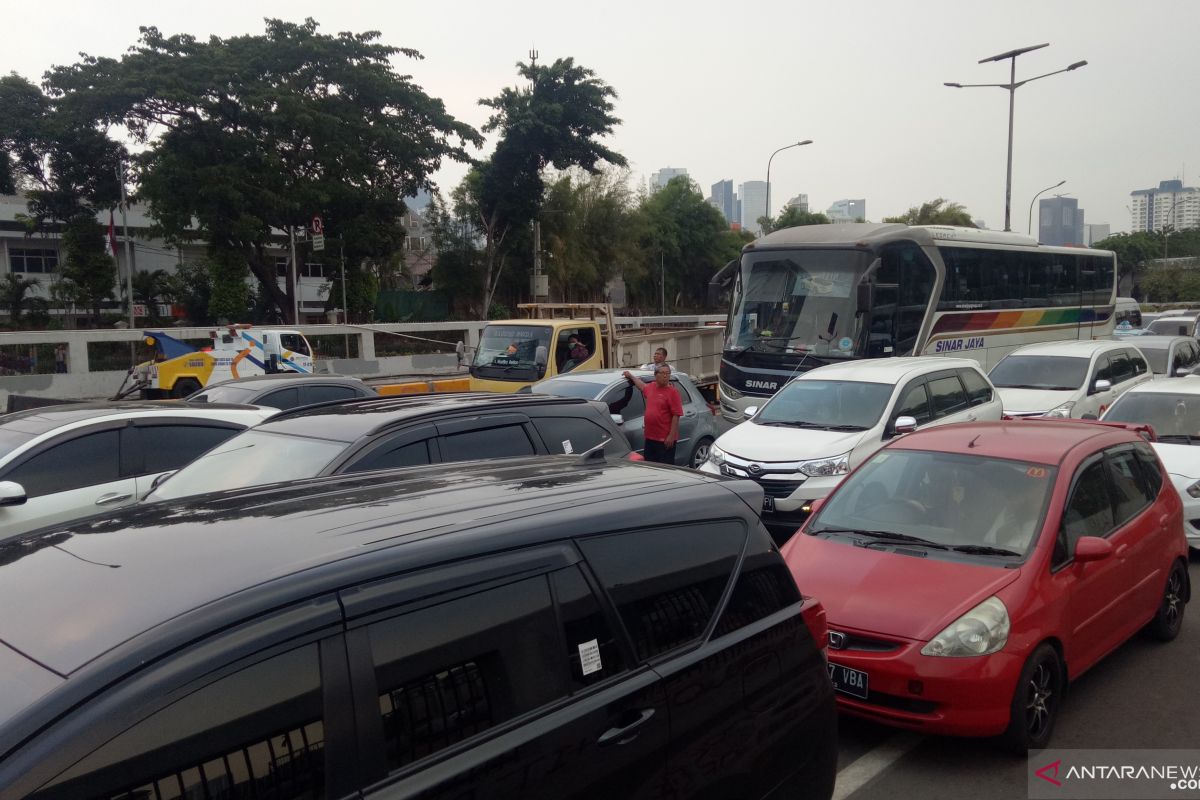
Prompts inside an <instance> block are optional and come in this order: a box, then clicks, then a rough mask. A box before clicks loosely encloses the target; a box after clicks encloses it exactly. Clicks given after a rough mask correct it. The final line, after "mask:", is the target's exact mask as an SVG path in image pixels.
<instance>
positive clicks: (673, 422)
mask: <svg viewBox="0 0 1200 800" xmlns="http://www.w3.org/2000/svg"><path fill="white" fill-rule="evenodd" d="M623 374H624V375H625V379H626V380H627V381H629V382H630V383H632V384H633V385H634V386H636V387H637V388H638V389H640V390H641V392H642V394H643V395H644V396H645V397H646V417H645V421H644V423H643V431H644V433H645V437H646V449H645V451H644V452H643V453H642V455H643V456H645V458H646V460H647V461H657V462H658V463H660V464H674V463H675V443H676V442H677V441H679V418H680V417H682V416H683V401H682V400H680V399H679V392H678V391H676V390H675V387H674V386H672V385H671V368H670V367H669V366H667V365H666V364H659V365H658V366H656V367H655V368H654V383H646V382H644V381H642V380H640V379H639V378H638V377H637V376H636V375H634V374H633V373H632V372H630V371H629V370H625V372H624V373H623Z"/></svg>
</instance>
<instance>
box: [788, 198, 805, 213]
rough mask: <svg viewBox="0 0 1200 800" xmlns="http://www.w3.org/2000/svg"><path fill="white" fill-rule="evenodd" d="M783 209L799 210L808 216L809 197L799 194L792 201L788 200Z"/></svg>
mask: <svg viewBox="0 0 1200 800" xmlns="http://www.w3.org/2000/svg"><path fill="white" fill-rule="evenodd" d="M783 207H784V208H785V209H787V208H795V209H797V210H799V211H803V212H804V213H805V214H807V213H808V195H806V194H798V195H796V196H795V197H793V198H792V199H791V200H788V201H787V202H786V203H784V206H783Z"/></svg>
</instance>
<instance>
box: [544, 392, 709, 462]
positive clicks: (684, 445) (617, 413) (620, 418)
mask: <svg viewBox="0 0 1200 800" xmlns="http://www.w3.org/2000/svg"><path fill="white" fill-rule="evenodd" d="M622 372H624V370H623V369H597V370H586V371H583V372H570V373H567V374H565V375H560V376H558V377H555V378H550V379H548V380H544V381H540V382H539V383H535V384H533V387H532V391H533V392H534V393H535V394H554V395H559V396H560V397H584V398H587V399H588V400H600V401H602V402H604V403H607V404H608V411H609V413H610V414H612V416H613V422H615V423H617V425H619V426H620V427H621V430H622V431H623V432H624V433H625V437H626V438H627V439H629V446H630V447H632V448H633V449H634V450H636V451H637V452H638V453H641V452H642V451H643V450H644V449H645V447H646V437H645V434H644V433H643V431H642V426H643V423H644V421H645V420H644V417H645V414H646V401H645V399H644V398H643V397H642V393H641V392H640V391H638V390H637V389H636V388H635V387H634V386H633V384H631V383H630V382H629V381H627V380H625V378H624V377H623V376H622V374H621V373H622ZM630 372H631V373H633V374H634V375H637V376H638V377H639V378H641V379H642V380H643V381H645V382H646V383H652V382H653V381H654V374H653V373H652V372H651V371H650V370H648V369H632V370H630ZM671 385H672V386H674V387H675V389H676V390H677V391H678V392H679V399H680V400H681V401H682V402H683V418H682V419H680V420H679V441H678V442H677V443H676V445H675V463H676V464H678V465H679V466H681V467H692V468H693V469H695V468H697V467H699V466H700V465H701V464H703V463H704V462H705V461H706V460H707V459H708V450H709V448H710V447H711V446H712V443H713V441H715V440H716V438H717V436H719V435H720V434H721V433H723V432H724V429H725V427H727V426H719V417H718V416H717V415H716V414H714V412H713V409H712V408H710V407H709V405H708V403H707V402H706V401H705V399H704V397H703V395H701V394H700V390H699V389H697V388H696V385H695V384H694V383H692V379H691V378H689V377H688V376H687V375H686V374H684V373H682V372H675V373H673V374H672V375H671Z"/></svg>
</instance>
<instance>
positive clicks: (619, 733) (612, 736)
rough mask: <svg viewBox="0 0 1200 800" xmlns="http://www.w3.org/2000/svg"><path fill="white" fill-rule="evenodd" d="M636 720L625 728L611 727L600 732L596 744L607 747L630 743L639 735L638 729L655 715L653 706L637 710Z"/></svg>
mask: <svg viewBox="0 0 1200 800" xmlns="http://www.w3.org/2000/svg"><path fill="white" fill-rule="evenodd" d="M637 714H638V717H637V719H636V720H634V721H633V722H631V723H630V724H628V725H626V726H625V727H623V728H609V729H608V730H606V731H605V732H604V733H602V734H600V738H599V739H597V740H596V744H598V745H600V746H601V747H607V746H608V745H610V744H628V743H629V742H632V741H633V740H634V739H635V738H637V735H638V732H639V731H638V729H639V728H641V727H642V726H643V725H645V724H646V723H647V722H649V721H650V718H651V717H653V716H654V709H653V708H643V709H642V710H641V711H639V712H637Z"/></svg>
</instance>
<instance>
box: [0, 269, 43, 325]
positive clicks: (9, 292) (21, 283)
mask: <svg viewBox="0 0 1200 800" xmlns="http://www.w3.org/2000/svg"><path fill="white" fill-rule="evenodd" d="M38 285H39V282H38V279H37V278H24V277H21V276H20V275H16V274H14V273H12V272H8V273H5V275H4V277H3V278H0V307H3V308H4V309H5V310H6V311H8V316H9V319H11V320H12V321H13V322H20V321H21V315H22V314H24V313H25V309H26V308H27V307H28V306H29V301H30V299H31V298H30V296H29V290H30V289H33V288H35V287H36V286H38Z"/></svg>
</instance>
